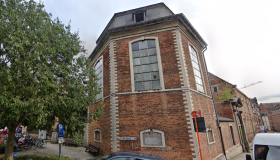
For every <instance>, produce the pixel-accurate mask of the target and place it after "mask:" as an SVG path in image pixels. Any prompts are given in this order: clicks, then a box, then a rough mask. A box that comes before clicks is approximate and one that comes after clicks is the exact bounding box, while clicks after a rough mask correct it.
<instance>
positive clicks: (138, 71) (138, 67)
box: [133, 66, 142, 73]
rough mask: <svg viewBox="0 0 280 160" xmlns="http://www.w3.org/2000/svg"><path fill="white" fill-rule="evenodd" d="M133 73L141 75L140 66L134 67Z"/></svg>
mask: <svg viewBox="0 0 280 160" xmlns="http://www.w3.org/2000/svg"><path fill="white" fill-rule="evenodd" d="M133 69H134V73H142V67H141V66H134V67H133Z"/></svg>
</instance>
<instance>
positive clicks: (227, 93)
mask: <svg viewBox="0 0 280 160" xmlns="http://www.w3.org/2000/svg"><path fill="white" fill-rule="evenodd" d="M233 97H235V95H234V94H231V89H230V86H229V85H228V84H226V86H225V87H224V90H223V91H222V93H221V95H220V96H218V97H217V99H218V101H219V102H224V101H227V100H229V99H232V98H233Z"/></svg>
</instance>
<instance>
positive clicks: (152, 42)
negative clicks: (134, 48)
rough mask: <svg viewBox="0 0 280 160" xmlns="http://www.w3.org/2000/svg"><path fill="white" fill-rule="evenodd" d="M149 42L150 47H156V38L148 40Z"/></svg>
mask: <svg viewBox="0 0 280 160" xmlns="http://www.w3.org/2000/svg"><path fill="white" fill-rule="evenodd" d="M147 43H148V48H155V47H156V44H155V40H147Z"/></svg>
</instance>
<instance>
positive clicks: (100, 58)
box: [93, 56, 104, 100]
mask: <svg viewBox="0 0 280 160" xmlns="http://www.w3.org/2000/svg"><path fill="white" fill-rule="evenodd" d="M99 61H102V66H101V68H102V71H101V72H102V73H101V74H102V80H101V81H102V85H101V86H100V87H101V92H100V93H99V94H100V95H101V97H100V98H99V99H97V98H96V100H100V99H103V84H104V82H103V77H104V72H103V71H104V67H103V66H104V65H103V64H104V63H103V56H100V57H99V58H98V59H97V60H96V61H95V63H94V64H93V69H94V70H95V65H96V64H97V62H99ZM98 85H99V84H98Z"/></svg>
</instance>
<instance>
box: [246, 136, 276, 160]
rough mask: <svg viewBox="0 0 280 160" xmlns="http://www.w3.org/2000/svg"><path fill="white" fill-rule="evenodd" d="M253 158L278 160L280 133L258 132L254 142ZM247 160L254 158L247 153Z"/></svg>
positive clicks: (255, 159) (256, 159) (257, 159)
mask: <svg viewBox="0 0 280 160" xmlns="http://www.w3.org/2000/svg"><path fill="white" fill-rule="evenodd" d="M252 155H253V160H277V159H279V157H280V134H279V133H258V134H256V136H255V138H254V142H253V153H252ZM246 160H252V157H251V155H249V154H247V155H246Z"/></svg>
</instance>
